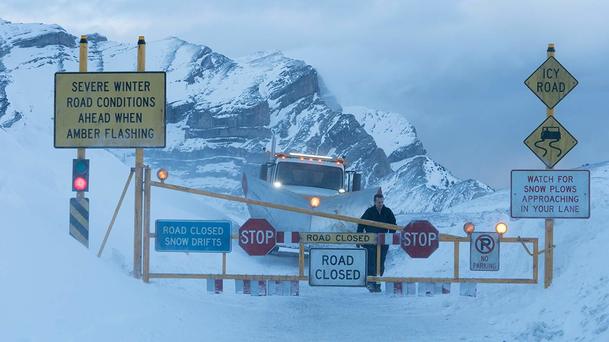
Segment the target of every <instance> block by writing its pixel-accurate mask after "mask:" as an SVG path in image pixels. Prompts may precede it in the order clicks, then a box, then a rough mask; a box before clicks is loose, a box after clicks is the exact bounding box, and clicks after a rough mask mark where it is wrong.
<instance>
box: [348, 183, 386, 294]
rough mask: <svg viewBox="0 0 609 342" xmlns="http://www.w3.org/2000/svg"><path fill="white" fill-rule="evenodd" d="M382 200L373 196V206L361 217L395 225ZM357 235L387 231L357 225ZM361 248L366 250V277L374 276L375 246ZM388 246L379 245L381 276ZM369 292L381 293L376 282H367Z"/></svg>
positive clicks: (379, 196)
mask: <svg viewBox="0 0 609 342" xmlns="http://www.w3.org/2000/svg"><path fill="white" fill-rule="evenodd" d="M383 202H384V198H383V194H381V193H377V194H376V195H374V205H373V206H372V207H370V208H368V209H366V211H365V212H364V215H362V219H363V220H370V221H377V222H383V223H389V224H395V216H394V215H393V212H392V211H391V209H389V208H387V207H386V206H384V205H383ZM357 232H358V233H388V232H389V229H384V228H378V227H371V226H366V225H363V224H359V225H358V226H357ZM362 247H364V248H366V249H367V250H368V275H369V276H376V246H375V245H362ZM388 249H389V246H388V245H381V270H380V271H381V272H380V275H381V276H382V275H383V273H384V272H385V258H386V257H387V250H388ZM366 287H367V288H368V291H370V292H381V284H379V283H376V282H369V283H368V285H367V286H366Z"/></svg>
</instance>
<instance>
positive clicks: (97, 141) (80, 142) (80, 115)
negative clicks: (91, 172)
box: [55, 72, 165, 148]
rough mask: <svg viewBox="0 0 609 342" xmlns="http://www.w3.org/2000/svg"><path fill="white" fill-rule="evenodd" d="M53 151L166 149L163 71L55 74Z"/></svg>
mask: <svg viewBox="0 0 609 342" xmlns="http://www.w3.org/2000/svg"><path fill="white" fill-rule="evenodd" d="M55 147H58V148H60V147H67V148H76V147H82V148H92V147H99V148H138V147H165V72H88V73H79V72H58V73H56V74H55Z"/></svg>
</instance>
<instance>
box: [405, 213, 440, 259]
mask: <svg viewBox="0 0 609 342" xmlns="http://www.w3.org/2000/svg"><path fill="white" fill-rule="evenodd" d="M400 244H401V245H402V248H403V249H404V250H405V251H406V253H408V255H410V257H411V258H428V257H429V256H430V255H431V254H432V253H433V252H435V250H436V249H438V246H439V245H440V232H438V230H437V229H436V227H434V226H433V225H432V224H431V223H429V221H424V220H422V221H412V222H410V223H409V224H408V225H407V226H406V228H404V230H402V238H401V243H400Z"/></svg>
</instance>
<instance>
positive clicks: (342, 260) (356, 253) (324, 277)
mask: <svg viewBox="0 0 609 342" xmlns="http://www.w3.org/2000/svg"><path fill="white" fill-rule="evenodd" d="M367 252H368V251H367V250H366V249H364V248H342V249H333V248H311V249H310V251H309V285H310V286H346V287H355V286H366V274H367V266H368V262H367V260H368V259H367Z"/></svg>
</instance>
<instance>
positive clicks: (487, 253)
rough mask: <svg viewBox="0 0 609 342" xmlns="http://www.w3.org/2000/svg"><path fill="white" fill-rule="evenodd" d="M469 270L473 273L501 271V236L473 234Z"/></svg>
mask: <svg viewBox="0 0 609 342" xmlns="http://www.w3.org/2000/svg"><path fill="white" fill-rule="evenodd" d="M469 269H470V270H472V271H499V234H497V233H493V232H478V233H472V236H471V242H470V252H469Z"/></svg>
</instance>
